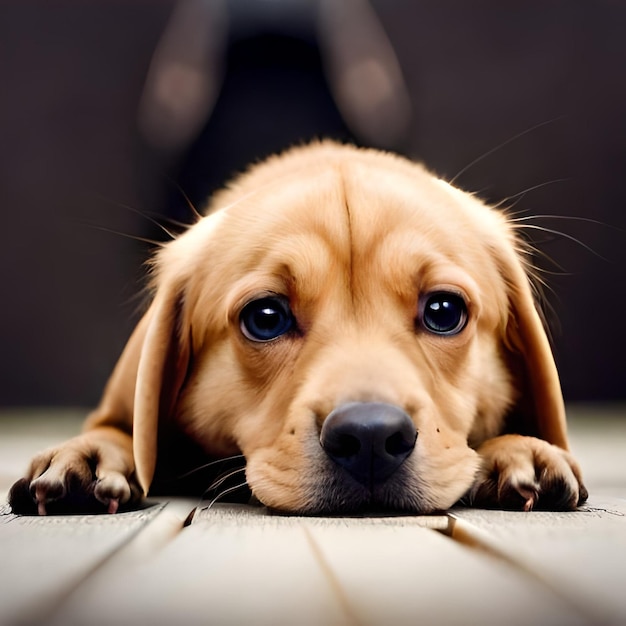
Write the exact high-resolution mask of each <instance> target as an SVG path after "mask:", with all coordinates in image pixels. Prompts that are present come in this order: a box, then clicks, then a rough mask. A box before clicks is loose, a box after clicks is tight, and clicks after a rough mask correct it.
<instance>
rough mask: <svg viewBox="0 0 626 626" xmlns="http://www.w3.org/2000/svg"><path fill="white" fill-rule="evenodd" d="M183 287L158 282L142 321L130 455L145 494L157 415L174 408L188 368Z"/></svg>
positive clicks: (153, 453)
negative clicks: (184, 330) (132, 457)
mask: <svg viewBox="0 0 626 626" xmlns="http://www.w3.org/2000/svg"><path fill="white" fill-rule="evenodd" d="M182 306H183V293H182V289H177V288H176V287H174V286H173V285H161V286H160V287H159V288H158V290H157V292H156V296H155V298H154V301H153V302H152V305H151V306H150V308H149V310H148V311H147V313H146V315H145V317H144V319H143V320H142V322H141V323H142V324H145V335H144V338H143V344H142V346H141V352H140V355H139V364H138V367H137V379H136V384H135V399H134V416H133V455H134V457H135V471H136V473H137V479H138V480H139V484H140V485H141V487H142V489H143V491H144V494H147V493H148V490H149V488H150V484H151V482H152V479H153V477H154V471H155V467H156V457H157V440H158V430H159V418H160V417H161V418H163V417H167V416H168V415H169V414H170V413H171V412H172V410H173V408H174V405H175V403H176V399H177V397H178V393H179V392H180V389H181V387H182V385H183V383H184V381H185V377H186V375H187V370H188V367H189V355H190V346H189V340H188V337H187V336H186V334H185V333H184V332H183V328H182V326H183V324H182Z"/></svg>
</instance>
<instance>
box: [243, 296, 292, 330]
mask: <svg viewBox="0 0 626 626" xmlns="http://www.w3.org/2000/svg"><path fill="white" fill-rule="evenodd" d="M239 325H240V328H241V332H242V333H243V334H244V336H245V337H247V338H248V339H250V340H251V341H272V340H273V339H277V338H278V337H280V336H281V335H284V334H285V333H287V332H289V331H290V330H291V329H292V328H293V327H294V325H295V320H294V317H293V313H292V312H291V309H290V308H289V303H288V302H287V299H286V298H281V297H279V296H269V297H266V298H260V299H259V300H252V302H248V304H246V306H244V307H243V309H242V310H241V313H240V315H239Z"/></svg>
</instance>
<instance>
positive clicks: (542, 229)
mask: <svg viewBox="0 0 626 626" xmlns="http://www.w3.org/2000/svg"><path fill="white" fill-rule="evenodd" d="M519 228H521V229H524V230H526V229H528V230H538V231H540V232H543V233H549V234H552V235H556V236H557V237H563V238H564V239H568V240H569V241H572V242H574V243H576V244H578V245H579V246H581V247H582V248H584V249H585V250H587V252H590V253H591V254H593V255H594V256H595V257H597V258H599V259H601V260H602V261H606V262H607V263H610V261H609V260H608V259H607V258H605V257H603V256H602V255H601V254H599V253H598V252H596V251H595V250H594V249H593V248H592V247H591V246H588V245H587V244H586V243H584V242H582V241H580V239H576V237H573V236H572V235H568V234H567V233H563V232H561V231H559V230H554V229H553V228H547V227H546V226H538V225H537V224H523V225H520V226H519Z"/></svg>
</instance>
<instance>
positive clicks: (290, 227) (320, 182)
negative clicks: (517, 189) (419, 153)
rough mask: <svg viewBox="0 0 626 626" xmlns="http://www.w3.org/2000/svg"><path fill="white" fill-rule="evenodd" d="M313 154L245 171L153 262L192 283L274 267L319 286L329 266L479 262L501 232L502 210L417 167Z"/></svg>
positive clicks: (407, 267) (370, 157)
mask: <svg viewBox="0 0 626 626" xmlns="http://www.w3.org/2000/svg"><path fill="white" fill-rule="evenodd" d="M317 156H318V157H321V156H324V157H325V158H317V159H313V160H312V161H311V160H310V159H309V160H308V161H307V162H306V167H295V166H294V164H293V163H292V162H291V159H290V158H289V157H285V159H284V160H279V161H278V163H277V164H275V165H274V166H272V168H270V171H271V172H272V174H273V175H272V176H265V178H262V177H259V176H258V175H257V174H255V170H253V175H252V176H249V175H244V176H243V184H241V185H240V186H238V187H237V186H236V185H235V186H234V188H233V189H232V190H231V191H227V192H225V193H222V194H221V196H220V195H218V200H219V203H218V204H217V205H216V204H214V205H213V211H212V212H211V213H210V214H209V215H208V216H206V217H205V218H203V219H202V220H200V222H198V223H197V224H196V225H195V226H193V227H192V228H191V229H190V230H189V231H187V233H185V235H183V236H182V237H181V238H180V240H179V241H175V242H173V244H172V245H171V246H169V248H170V249H166V250H165V251H163V255H162V257H163V259H162V260H163V263H162V264H161V266H162V267H163V268H165V267H168V266H170V267H178V269H177V270H174V271H177V272H178V274H179V275H181V274H190V273H193V274H194V275H195V276H196V277H197V278H200V279H201V278H202V277H203V274H205V273H206V272H209V271H210V274H211V275H212V276H215V275H216V274H219V275H226V274H227V275H228V276H229V277H230V278H231V279H232V280H239V279H241V278H243V277H245V276H249V275H250V274H251V273H255V274H258V275H259V276H261V275H262V274H263V273H265V274H277V273H282V274H283V275H289V277H291V278H295V279H297V280H300V281H301V282H305V281H307V280H311V279H313V277H314V276H315V275H318V277H319V280H317V281H316V282H317V283H319V284H318V287H319V288H323V286H324V284H327V283H328V281H330V279H331V278H332V276H330V275H329V272H332V271H335V272H336V271H339V272H344V271H346V269H347V271H350V272H356V271H358V269H359V267H360V268H361V269H362V270H363V271H366V272H367V271H369V268H370V267H371V266H372V264H377V266H378V267H377V271H382V270H384V269H385V268H387V269H388V270H389V271H390V272H393V271H395V273H396V274H398V273H404V274H406V273H407V272H415V271H418V270H419V267H417V266H419V265H420V264H421V259H429V260H430V262H431V263H432V259H433V258H434V257H437V258H438V259H440V260H443V261H448V262H452V263H453V264H454V263H455V262H457V261H459V259H460V258H461V257H462V260H463V264H464V265H466V266H467V265H468V262H467V260H468V259H469V260H470V261H471V262H470V265H474V266H479V265H480V264H481V263H482V262H483V261H485V260H486V259H487V258H488V250H489V242H490V241H493V240H495V239H500V240H501V239H502V238H503V237H507V236H508V227H507V225H506V220H505V218H504V217H503V216H502V215H500V214H498V213H497V212H496V211H493V210H492V209H490V208H489V207H487V206H485V205H484V204H483V203H481V202H480V201H479V200H477V199H475V198H474V197H472V196H471V195H470V194H467V193H465V192H462V191H460V190H458V189H456V188H454V187H452V186H450V185H448V184H447V183H445V182H443V181H441V180H439V179H437V178H436V177H434V176H432V175H431V174H430V173H428V172H427V171H426V170H425V169H424V168H423V167H421V166H420V165H417V164H413V163H410V162H408V161H405V160H403V159H398V158H397V157H393V156H390V155H386V154H383V153H365V154H363V153H362V152H360V151H351V150H346V151H344V150H343V149H341V150H339V152H338V153H335V152H334V151H331V152H328V151H320V154H318V155H317ZM355 156H356V158H352V157H355ZM295 160H296V162H297V158H296V159H295ZM264 167H265V166H264V165H261V166H260V170H261V172H263V169H264ZM248 179H251V180H248ZM253 183H254V184H253ZM165 257H168V259H167V260H166V259H165ZM182 266H184V267H182ZM479 270H480V271H482V270H481V268H479ZM207 278H208V274H207ZM316 290H317V289H316Z"/></svg>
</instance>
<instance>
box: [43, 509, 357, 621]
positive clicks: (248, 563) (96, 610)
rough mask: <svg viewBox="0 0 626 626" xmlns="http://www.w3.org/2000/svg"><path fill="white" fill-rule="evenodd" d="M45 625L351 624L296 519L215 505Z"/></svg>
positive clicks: (90, 589)
mask: <svg viewBox="0 0 626 626" xmlns="http://www.w3.org/2000/svg"><path fill="white" fill-rule="evenodd" d="M80 591H81V593H80V594H77V595H76V596H75V597H74V601H73V602H71V603H69V604H66V605H65V606H64V607H63V608H62V610H61V611H59V612H58V613H57V614H56V616H55V619H54V620H53V621H52V622H48V623H49V624H55V625H57V624H58V625H59V626H61V625H62V624H63V625H67V624H79V623H93V620H94V616H97V623H98V624H120V625H125V626H126V625H132V624H137V625H140V624H141V625H143V624H153V625H155V626H156V625H169V624H179V623H184V624H186V625H190V624H191V625H193V624H219V625H220V626H228V625H230V624H232V625H236V626H241V625H242V624H255V625H264V624H267V625H268V626H270V625H271V626H279V625H281V624H284V625H289V626H293V625H294V624H297V625H298V626H306V625H308V624H324V625H326V624H328V625H334V624H337V625H344V624H351V623H353V622H351V619H350V615H349V614H348V613H347V612H346V608H345V607H344V606H342V603H341V601H340V599H339V598H338V597H337V595H336V594H335V591H334V590H333V589H332V587H331V586H330V585H329V581H328V579H327V577H326V572H325V571H324V570H323V569H322V568H321V567H320V564H319V563H318V561H317V559H316V555H315V553H314V551H313V550H312V548H311V543H310V539H309V537H308V535H307V533H306V532H305V530H304V529H303V528H302V526H301V524H300V522H299V521H298V519H297V518H290V517H276V516H270V515H265V514H263V510H262V509H258V510H256V509H249V508H247V507H242V506H237V505H232V506H230V505H229V506H226V505H218V506H216V507H214V508H213V509H212V511H211V514H210V515H207V516H202V515H201V516H199V517H198V518H197V519H195V520H194V523H192V524H191V525H190V526H189V527H187V528H185V529H184V530H183V531H182V532H180V533H179V534H178V535H177V536H176V537H175V538H174V539H173V540H172V541H171V542H169V543H168V544H167V545H165V546H164V547H163V548H162V549H161V550H160V551H158V552H156V553H155V554H154V555H153V556H152V557H151V558H148V559H146V560H145V561H144V562H142V563H138V564H136V566H135V567H133V568H129V569H127V570H126V571H125V572H120V573H119V575H118V576H116V577H109V578H108V579H107V580H106V581H103V584H102V585H100V586H99V587H98V588H93V587H89V588H88V589H87V588H83V589H81V590H80Z"/></svg>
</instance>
